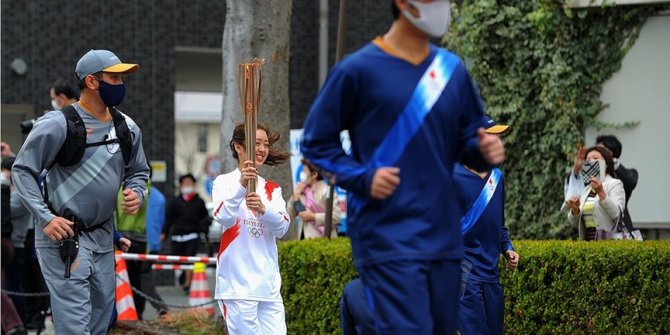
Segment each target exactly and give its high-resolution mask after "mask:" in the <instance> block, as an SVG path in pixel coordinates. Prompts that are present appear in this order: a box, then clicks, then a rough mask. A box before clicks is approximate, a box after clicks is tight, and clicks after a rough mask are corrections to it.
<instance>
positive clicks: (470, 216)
mask: <svg viewBox="0 0 670 335" xmlns="http://www.w3.org/2000/svg"><path fill="white" fill-rule="evenodd" d="M501 176H502V172H501V171H500V170H499V169H498V168H494V169H493V170H492V171H491V176H489V179H488V180H487V181H486V184H484V188H482V191H481V192H480V193H479V196H478V197H477V200H475V202H474V203H473V204H472V207H470V209H469V210H468V212H467V213H465V215H463V218H462V219H461V235H465V234H467V233H468V232H469V231H470V230H472V228H473V227H474V225H475V222H477V220H478V219H479V217H480V216H481V215H482V213H484V210H485V209H486V206H488V204H489V202H490V201H491V198H493V193H495V192H496V188H497V187H498V182H499V181H500V177H501Z"/></svg>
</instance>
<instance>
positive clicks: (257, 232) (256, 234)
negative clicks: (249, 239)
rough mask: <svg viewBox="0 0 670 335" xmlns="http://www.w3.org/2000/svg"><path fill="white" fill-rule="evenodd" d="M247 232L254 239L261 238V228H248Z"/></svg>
mask: <svg viewBox="0 0 670 335" xmlns="http://www.w3.org/2000/svg"><path fill="white" fill-rule="evenodd" d="M247 232H248V233H249V236H253V237H255V238H260V237H261V236H263V229H262V228H255V227H248V228H247Z"/></svg>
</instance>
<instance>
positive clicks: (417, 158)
mask: <svg viewBox="0 0 670 335" xmlns="http://www.w3.org/2000/svg"><path fill="white" fill-rule="evenodd" d="M393 9H394V15H395V20H394V22H393V25H392V26H391V28H390V30H389V31H388V32H387V33H386V34H385V35H384V36H380V37H378V38H377V39H376V40H374V41H373V42H372V43H369V44H367V45H365V46H364V47H362V48H361V49H360V50H358V51H356V52H354V53H352V54H351V55H349V56H348V57H347V58H345V59H344V60H343V61H342V62H340V63H338V64H336V65H335V67H334V68H333V69H332V71H331V72H330V74H329V75H328V78H327V79H326V82H325V83H324V85H323V88H322V90H321V92H320V93H319V95H318V97H317V98H316V100H315V101H314V104H313V106H312V108H311V110H310V113H309V115H308V117H307V120H306V122H305V130H304V137H303V142H302V146H301V149H302V152H303V154H304V156H305V158H307V159H309V160H310V161H311V162H312V163H314V164H315V165H317V166H319V167H320V168H321V169H322V170H323V171H324V172H325V175H326V176H328V177H329V178H331V180H334V181H335V182H336V184H337V185H339V186H341V187H343V188H344V189H346V190H347V191H348V192H349V193H348V195H349V201H348V213H347V215H348V218H351V225H350V227H349V232H350V236H351V244H352V253H353V257H354V262H355V265H356V268H357V270H358V272H359V274H360V275H361V280H362V282H363V284H364V286H365V288H366V292H367V295H368V299H367V300H368V303H369V304H370V307H371V309H372V311H373V315H374V319H375V322H376V325H375V328H376V332H377V333H378V334H415V335H419V334H453V333H454V332H455V329H456V318H457V314H458V287H459V283H460V263H461V259H462V257H463V246H462V238H461V235H460V227H459V220H460V218H461V217H462V211H461V207H460V206H459V204H458V198H457V194H456V192H457V190H456V188H455V187H454V181H453V178H452V171H453V166H454V164H455V163H456V162H458V161H462V162H465V163H466V164H468V165H469V166H474V167H477V168H478V169H482V170H486V169H489V168H490V166H489V165H497V164H499V163H501V162H502V161H503V160H504V148H503V146H502V143H501V142H500V139H499V138H498V137H497V136H495V135H491V134H487V133H486V132H485V131H484V129H483V128H481V129H480V125H481V121H482V118H483V107H482V105H481V103H480V99H479V97H478V95H477V93H476V90H475V89H474V87H473V84H472V80H471V79H470V77H469V75H468V73H467V71H466V69H465V66H464V65H463V64H462V63H461V61H460V60H459V59H458V57H456V56H455V55H454V54H452V53H450V52H448V51H446V50H443V49H440V48H438V47H437V46H434V45H432V44H430V43H429V38H430V37H431V36H441V35H442V34H444V32H445V31H446V28H447V25H448V20H449V10H450V4H449V1H446V0H435V1H429V0H421V1H420V0H394V1H393ZM342 130H348V131H349V136H350V138H351V149H352V154H351V155H347V154H346V153H345V152H344V151H343V150H342V147H341V144H340V132H341V131H342Z"/></svg>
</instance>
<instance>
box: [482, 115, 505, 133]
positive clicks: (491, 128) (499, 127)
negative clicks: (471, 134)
mask: <svg viewBox="0 0 670 335" xmlns="http://www.w3.org/2000/svg"><path fill="white" fill-rule="evenodd" d="M483 122H484V125H483V127H484V129H486V132H487V133H489V134H497V135H502V134H505V133H507V132H508V131H509V130H510V129H509V126H508V125H503V124H497V123H496V122H495V121H493V119H492V118H491V117H490V116H489V115H484V119H483Z"/></svg>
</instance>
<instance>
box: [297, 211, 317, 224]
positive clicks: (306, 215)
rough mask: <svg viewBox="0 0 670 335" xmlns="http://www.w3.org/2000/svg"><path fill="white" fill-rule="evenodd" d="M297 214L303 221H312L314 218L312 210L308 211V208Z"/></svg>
mask: <svg viewBox="0 0 670 335" xmlns="http://www.w3.org/2000/svg"><path fill="white" fill-rule="evenodd" d="M298 216H299V217H300V220H302V221H303V222H307V221H314V220H315V219H316V217H315V216H314V213H312V211H310V210H309V209H308V210H305V211H302V212H300V213H298Z"/></svg>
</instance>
